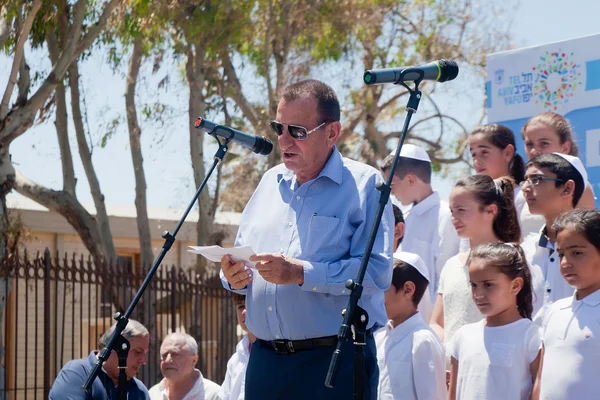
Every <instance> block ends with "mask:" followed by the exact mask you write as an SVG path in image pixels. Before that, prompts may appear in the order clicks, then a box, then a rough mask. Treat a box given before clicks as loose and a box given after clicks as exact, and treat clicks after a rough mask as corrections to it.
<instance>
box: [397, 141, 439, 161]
mask: <svg viewBox="0 0 600 400" xmlns="http://www.w3.org/2000/svg"><path fill="white" fill-rule="evenodd" d="M394 154H396V152H395V151H393V152H392V153H391V154H390V155H394ZM400 157H404V158H412V159H415V160H419V161H427V162H428V163H430V162H431V158H429V154H427V152H426V151H425V150H423V149H422V148H420V147H419V146H415V145H414V144H410V143H404V144H403V145H402V149H401V150H400Z"/></svg>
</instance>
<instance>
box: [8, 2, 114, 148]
mask: <svg viewBox="0 0 600 400" xmlns="http://www.w3.org/2000/svg"><path fill="white" fill-rule="evenodd" d="M117 3H118V0H111V2H110V3H108V4H107V5H106V6H105V7H104V10H103V12H102V15H101V16H100V18H99V20H98V22H97V23H96V24H95V25H94V27H92V28H90V30H89V31H88V33H87V34H86V36H85V38H84V40H85V45H87V46H88V47H89V46H90V45H91V43H92V42H93V39H95V38H96V37H97V36H98V35H99V34H100V31H101V30H102V29H103V28H104V26H105V25H106V22H107V20H108V17H109V16H110V14H111V13H112V11H113V9H114V7H115V6H116V5H117ZM85 7H86V1H85V0H79V1H78V2H77V3H76V4H75V6H74V7H73V9H74V10H75V14H74V15H75V17H74V18H73V28H72V32H71V35H70V37H69V41H68V42H67V44H66V45H65V46H64V49H63V51H62V53H61V54H60V57H59V59H58V60H57V62H56V64H55V65H53V66H52V70H51V71H50V73H49V74H48V76H47V77H46V79H45V80H44V82H43V83H42V85H41V86H40V88H39V89H38V90H37V91H36V93H35V94H34V95H33V96H31V97H30V98H29V100H28V101H27V103H26V104H25V105H24V106H23V107H20V108H16V109H14V108H13V109H12V110H11V111H10V112H9V113H8V114H7V117H6V119H4V120H2V119H0V145H4V146H7V145H8V144H10V142H12V141H13V140H14V139H15V138H17V137H19V136H20V135H22V134H23V133H24V132H25V131H27V129H29V128H30V127H31V125H32V124H33V120H34V118H35V115H36V113H37V112H38V110H39V109H40V108H42V107H43V106H44V103H45V102H46V100H47V99H48V97H50V95H51V94H52V92H53V91H54V89H55V88H56V85H57V84H58V82H59V81H60V80H61V79H62V78H63V77H64V75H65V73H66V71H67V69H68V67H69V66H70V65H71V63H72V62H73V60H74V59H75V58H74V55H75V51H74V48H75V46H76V45H77V43H78V40H77V39H78V38H79V36H80V34H81V26H82V21H83V18H84V16H85ZM83 43H84V42H83V41H82V42H81V43H80V45H79V48H78V49H79V50H78V53H77V54H80V53H81V52H83V50H85V49H83Z"/></svg>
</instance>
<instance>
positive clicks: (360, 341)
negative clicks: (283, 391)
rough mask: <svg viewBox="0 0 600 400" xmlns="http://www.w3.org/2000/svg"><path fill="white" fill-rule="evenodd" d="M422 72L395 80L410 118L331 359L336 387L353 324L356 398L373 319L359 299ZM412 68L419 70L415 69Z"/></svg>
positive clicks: (329, 381) (330, 376) (329, 380)
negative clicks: (405, 99) (411, 79)
mask: <svg viewBox="0 0 600 400" xmlns="http://www.w3.org/2000/svg"><path fill="white" fill-rule="evenodd" d="M416 71H417V72H418V73H419V78H418V79H416V80H415V87H414V89H411V88H410V87H409V86H408V85H406V83H404V75H405V72H406V70H405V71H403V72H402V73H401V74H400V77H399V79H398V81H397V82H394V84H396V85H402V86H404V87H405V88H406V89H407V90H408V92H409V94H410V97H409V99H408V104H407V105H406V119H405V121H404V127H403V128H402V136H401V137H400V140H399V141H398V146H397V147H396V153H395V154H394V162H393V163H392V167H391V169H390V173H389V176H388V179H387V182H385V183H383V182H380V183H378V184H377V190H379V192H380V195H379V206H378V207H377V213H376V214H375V220H374V221H373V226H372V227H371V232H370V233H369V238H368V240H367V245H366V248H365V254H364V255H363V258H362V261H361V264H360V269H359V270H358V276H357V277H356V280H352V279H349V280H348V281H347V282H346V287H347V288H348V289H350V298H349V299H348V305H347V306H346V309H345V310H343V311H342V316H343V317H344V320H343V322H342V325H341V326H340V330H339V332H338V335H337V336H338V342H337V346H336V348H335V351H334V352H333V355H332V356H331V362H330V363H329V370H328V371H327V377H326V378H325V386H327V387H329V388H333V386H334V384H335V376H336V374H337V371H338V369H339V366H340V361H341V358H342V351H343V349H344V345H345V344H346V340H348V339H350V333H351V332H352V328H354V329H353V330H354V398H355V399H363V397H364V381H365V375H366V372H365V346H366V339H365V334H366V328H367V325H368V323H369V315H368V314H367V312H366V311H365V310H364V309H363V308H362V307H360V306H359V305H358V301H359V300H360V297H361V295H362V291H363V284H362V283H363V280H364V278H365V273H366V272H367V266H368V264H369V260H370V258H371V252H372V251H373V245H374V243H375V239H376V237H377V230H378V229H379V225H380V224H381V217H382V216H383V212H384V210H385V206H386V205H387V203H388V201H389V199H390V192H391V187H392V179H393V178H394V172H395V171H396V166H397V164H398V159H399V158H400V151H401V149H402V146H403V145H404V139H405V138H406V133H407V131H408V126H409V124H410V120H411V118H412V115H413V114H414V113H415V112H417V108H418V107H419V102H420V101H421V91H419V89H418V88H419V84H420V83H421V81H422V80H423V77H424V72H423V71H422V70H416ZM410 72H415V71H414V70H411V71H410Z"/></svg>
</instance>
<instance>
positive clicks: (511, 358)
mask: <svg viewBox="0 0 600 400" xmlns="http://www.w3.org/2000/svg"><path fill="white" fill-rule="evenodd" d="M484 322H485V320H482V321H479V322H476V323H474V324H469V325H465V326H463V327H462V328H460V329H459V330H458V331H457V332H456V334H455V335H454V338H453V339H452V342H451V343H450V344H449V346H447V347H448V352H449V353H450V354H451V355H452V357H454V358H455V359H456V360H457V361H458V374H457V382H456V399H457V400H460V399H469V400H471V399H481V400H508V399H510V400H518V399H520V400H527V399H529V395H530V394H531V388H532V386H533V384H532V376H531V369H530V365H531V363H532V362H533V361H534V360H535V359H536V357H537V356H538V353H539V352H540V349H541V346H542V339H541V338H540V332H539V327H538V326H537V325H535V324H534V323H533V322H531V320H529V319H527V318H523V319H520V320H518V321H516V322H513V323H510V324H508V325H504V326H496V327H489V326H485V325H484ZM564 399H565V400H566V399H567V397H565V398H564ZM569 399H571V397H569Z"/></svg>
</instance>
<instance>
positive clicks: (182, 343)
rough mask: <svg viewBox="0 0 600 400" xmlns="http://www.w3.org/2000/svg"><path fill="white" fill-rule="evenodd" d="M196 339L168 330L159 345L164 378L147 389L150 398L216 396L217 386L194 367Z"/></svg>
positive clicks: (210, 399)
mask: <svg viewBox="0 0 600 400" xmlns="http://www.w3.org/2000/svg"><path fill="white" fill-rule="evenodd" d="M197 362H198V343H197V342H196V339H194V338H193V337H191V336H190V335H188V334H185V333H171V334H169V335H167V336H166V337H165V339H164V340H163V343H162V345H161V346H160V370H161V372H162V374H163V376H164V379H163V380H162V381H160V383H158V384H156V385H154V386H153V387H152V388H151V389H150V399H151V400H218V399H219V389H220V386H219V385H217V384H216V383H214V382H212V381H210V380H208V379H205V378H204V377H203V376H202V373H201V372H200V371H199V370H198V369H196V363H197Z"/></svg>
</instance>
